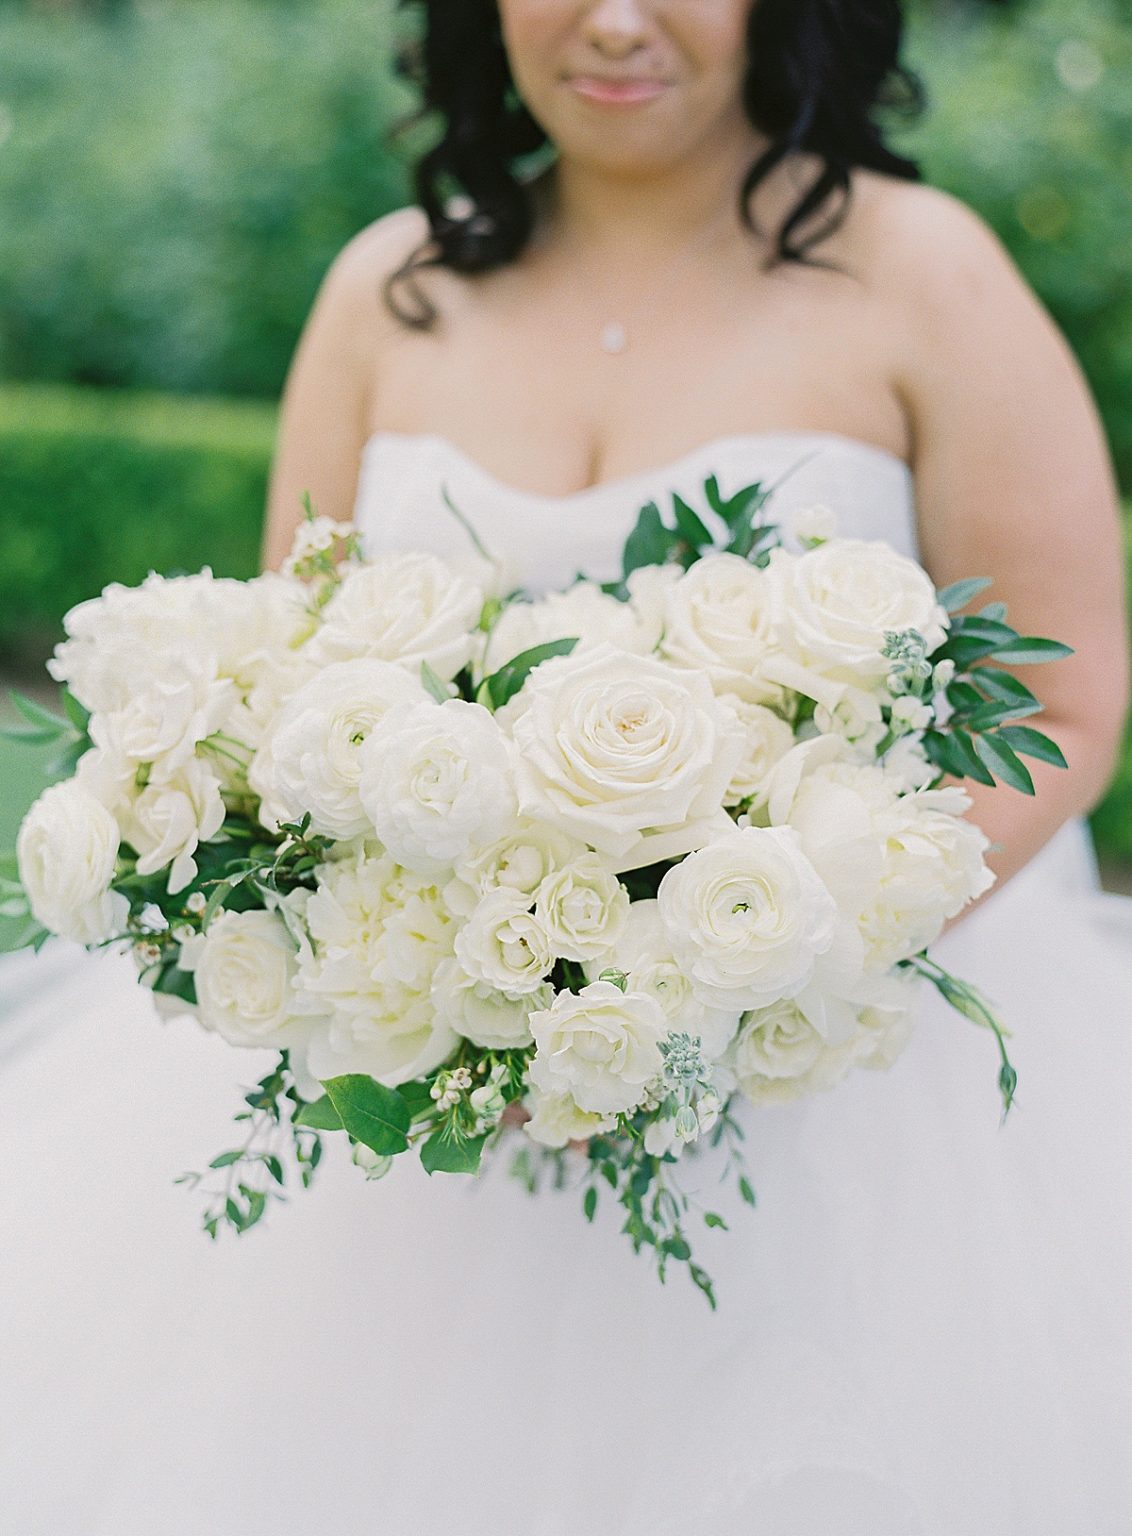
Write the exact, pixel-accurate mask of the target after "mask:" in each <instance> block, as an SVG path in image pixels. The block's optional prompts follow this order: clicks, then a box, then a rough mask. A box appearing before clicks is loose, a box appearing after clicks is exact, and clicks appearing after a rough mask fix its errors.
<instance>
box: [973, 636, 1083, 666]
mask: <svg viewBox="0 0 1132 1536" xmlns="http://www.w3.org/2000/svg"><path fill="white" fill-rule="evenodd" d="M991 655H993V656H995V657H996V658H997V659H998V660H999V661H1009V662H1023V661H1025V662H1037V661H1059V660H1060V659H1061V657H1063V656H1072V655H1073V647H1072V646H1071V645H1062V643H1061V641H1060V640H1043V639H1042V638H1041V637H1040V636H1037V635H1021V636H1019V637H1018V638H1017V639H1015V640H1012V641H1007V642H1006V643H1005V644H1003V645H1001V646H996V647H995V649H994V650H993V651H992V652H991Z"/></svg>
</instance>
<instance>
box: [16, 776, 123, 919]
mask: <svg viewBox="0 0 1132 1536" xmlns="http://www.w3.org/2000/svg"><path fill="white" fill-rule="evenodd" d="M119 838H120V834H119V830H118V823H117V822H116V821H115V819H114V817H113V816H112V815H111V813H110V812H109V811H108V810H107V809H106V807H105V806H104V805H103V804H102V802H101V801H100V800H97V799H96V798H95V797H94V796H93V795H92V794H90V793H89V792H88V791H87V790H86V789H84V788H83V787H82V786H81V785H80V784H78V783H76V782H75V781H74V780H73V779H71V780H67V781H65V782H64V783H62V784H52V785H51V786H50V788H48V789H45V790H44V791H43V793H42V794H41V795H40V797H39V799H38V800H36V802H35V804H34V805H33V806H32V807H31V809H30V810H29V811H28V813H27V815H26V816H25V817H24V819H23V821H22V823H21V824H20V830H19V834H18V836H17V838H16V863H17V868H18V870H19V876H20V884H21V885H22V886H23V888H24V891H25V892H26V894H27V898H28V903H29V905H30V907H31V911H32V915H33V916H34V917H35V919H36V921H37V922H40V923H42V924H43V926H44V927H45V928H48V929H50V931H51V932H52V933H57V934H61V935H62V936H63V937H64V938H67V939H74V940H75V941H76V942H77V943H79V944H98V943H100V942H101V941H102V940H103V939H107V938H110V937H111V936H112V935H113V934H115V933H118V932H120V931H121V929H122V927H123V925H124V924H125V921H126V916H127V914H128V911H129V903H128V902H127V900H126V898H125V896H123V895H122V894H121V893H120V892H116V891H111V890H110V882H111V881H112V880H113V878H114V871H115V865H116V862H117V858H118V845H119Z"/></svg>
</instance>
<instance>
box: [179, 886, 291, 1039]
mask: <svg viewBox="0 0 1132 1536" xmlns="http://www.w3.org/2000/svg"><path fill="white" fill-rule="evenodd" d="M179 964H180V967H181V969H182V970H186V971H190V972H191V973H192V975H193V979H194V982H195V984H196V994H197V1007H196V1014H197V1018H198V1019H199V1020H200V1022H201V1023H202V1024H203V1025H204V1027H205V1028H206V1029H211V1030H215V1032H216V1033H217V1034H218V1035H220V1036H221V1037H222V1038H223V1039H225V1040H227V1041H228V1043H229V1045H240V1046H270V1047H272V1048H275V1049H279V1050H284V1049H287V1048H289V1047H292V1046H295V1045H298V1044H300V1043H301V1042H302V1040H303V1039H304V1038H305V1034H306V1031H307V1028H308V1027H309V1019H308V1018H307V1017H306V1015H307V1014H308V1013H309V1009H308V1008H307V1007H306V1006H305V1005H304V1003H303V1002H302V1001H301V1000H300V999H299V998H298V996H297V995H296V992H295V976H296V949H295V943H294V940H293V939H292V937H291V935H290V933H289V932H288V930H287V927H286V924H285V923H283V922H282V920H281V919H280V918H279V917H278V916H277V915H276V914H275V913H274V912H262V911H252V912H231V911H226V910H225V911H220V912H218V913H217V914H216V916H215V917H214V918H213V919H212V921H211V923H209V925H208V928H207V930H206V932H204V933H202V934H198V935H196V937H194V938H192V939H190V940H188V941H187V942H186V943H184V944H182V946H181V958H180V961H179Z"/></svg>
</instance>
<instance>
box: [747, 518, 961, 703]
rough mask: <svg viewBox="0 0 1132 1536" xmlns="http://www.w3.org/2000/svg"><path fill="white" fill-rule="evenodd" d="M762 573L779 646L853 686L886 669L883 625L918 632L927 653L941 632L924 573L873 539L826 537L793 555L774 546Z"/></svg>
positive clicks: (943, 622)
mask: <svg viewBox="0 0 1132 1536" xmlns="http://www.w3.org/2000/svg"><path fill="white" fill-rule="evenodd" d="M768 576H769V579H770V582H771V584H772V586H773V588H774V592H775V607H776V614H777V620H778V629H779V633H780V637H781V638H782V640H783V643H784V645H785V646H786V648H787V649H788V650H789V651H790V652H791V654H792V655H793V656H794V657H795V658H796V659H797V660H798V661H799V662H800V663H801V664H802V665H803V666H805V667H809V668H812V669H813V670H814V671H815V672H817V673H819V674H823V675H825V676H827V677H830V678H837V679H840V680H842V681H844V682H847V683H852V684H856V685H858V686H860V683H861V680H862V678H869V677H875V678H878V679H879V678H883V677H885V676H887V673H888V671H889V667H890V663H889V662H888V661H887V660H886V658H885V657H884V655H883V654H882V653H883V650H884V643H885V641H884V637H885V632H886V631H887V630H905V629H914V630H916V631H918V633H919V634H920V635H922V636H923V639H924V642H925V644H926V646H927V649H928V651H929V652H931V651H933V650H935V649H936V647H937V646H939V645H941V644H942V643H943V640H944V639H945V637H946V633H947V613H946V611H945V610H944V608H942V607H941V605H940V603H939V601H938V599H937V597H936V592H935V588H934V586H933V585H932V582H931V579H930V577H929V576H928V575H927V573H926V572H925V571H924V569H923V567H922V566H920V565H918V564H917V562H916V561H915V560H911V559H909V558H908V557H907V556H906V555H901V554H899V553H897V551H896V550H894V549H893V548H892V546H891V545H889V544H886V543H885V542H884V541H883V540H881V539H832V540H830V541H829V543H826V544H821V545H819V546H818V548H816V549H811V550H807V551H806V553H805V554H802V555H798V556H792V555H789V554H787V553H786V552H785V551H781V550H774V551H772V553H771V558H770V564H769V566H768Z"/></svg>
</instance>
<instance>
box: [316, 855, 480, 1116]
mask: <svg viewBox="0 0 1132 1536" xmlns="http://www.w3.org/2000/svg"><path fill="white" fill-rule="evenodd" d="M317 880H318V889H317V890H315V891H314V892H313V893H311V895H310V896H309V898H308V899H307V901H306V903H305V920H306V925H307V929H308V931H309V935H310V950H309V952H307V953H303V954H301V955H300V962H299V978H298V987H299V989H300V991H301V992H303V993H304V994H306V995H307V996H308V997H309V998H310V999H311V1000H312V1002H313V1003H315V1004H316V1005H317V1006H318V1008H319V1009H321V1010H322V1011H323V1012H324V1013H325V1015H326V1018H325V1019H324V1020H321V1021H319V1022H318V1024H317V1027H316V1030H315V1033H314V1034H313V1036H312V1038H311V1041H310V1044H309V1046H308V1048H307V1064H308V1067H309V1070H310V1072H311V1073H312V1074H313V1075H314V1076H315V1077H317V1078H320V1079H325V1078H329V1077H338V1076H341V1075H342V1074H343V1073H347V1072H361V1073H365V1074H366V1075H368V1076H370V1077H374V1078H376V1079H377V1080H378V1081H379V1082H383V1083H386V1084H389V1085H390V1086H396V1085H397V1084H398V1083H403V1082H407V1081H408V1080H409V1079H410V1078H414V1077H419V1076H420V1075H421V1074H422V1073H424V1072H430V1071H431V1070H432V1069H433V1068H434V1067H438V1066H439V1065H440V1064H441V1062H442V1061H444V1059H445V1058H446V1057H447V1056H448V1055H449V1054H450V1053H451V1051H452V1049H453V1047H454V1046H455V1044H456V1043H457V1036H456V1033H455V1031H454V1030H453V1029H452V1027H451V1026H450V1025H449V1023H448V1022H447V1020H446V1019H444V1018H443V1017H442V1016H440V1015H439V1014H438V1012H437V1009H436V1006H435V1004H434V1002H433V1000H432V995H431V993H432V979H433V976H434V975H435V974H436V970H437V967H438V966H439V965H440V963H441V961H442V960H444V959H445V958H446V957H447V956H449V955H450V954H451V953H452V942H453V937H454V932H455V924H454V922H453V919H452V914H451V913H450V912H449V911H448V909H447V907H446V906H445V904H444V901H443V899H442V897H441V894H440V892H439V891H438V890H437V889H436V887H435V886H434V885H432V884H430V882H429V881H428V879H427V878H426V877H423V876H420V875H414V874H412V873H411V872H410V871H408V870H405V869H402V868H401V867H400V866H399V865H397V864H396V863H395V862H394V861H393V860H392V859H391V858H388V857H387V856H379V857H373V856H371V855H370V854H369V853H368V852H367V851H366V849H365V846H364V845H362V844H359V845H356V846H355V847H352V848H351V849H350V850H349V851H348V852H346V853H344V855H343V856H341V857H338V858H335V859H331V860H329V861H327V862H326V863H325V864H322V865H320V866H319V870H318V874H317Z"/></svg>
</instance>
